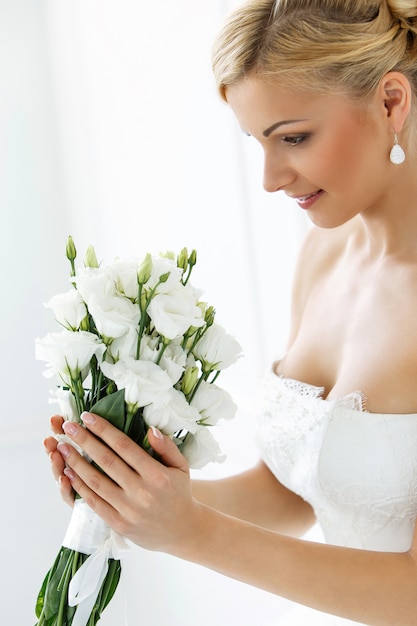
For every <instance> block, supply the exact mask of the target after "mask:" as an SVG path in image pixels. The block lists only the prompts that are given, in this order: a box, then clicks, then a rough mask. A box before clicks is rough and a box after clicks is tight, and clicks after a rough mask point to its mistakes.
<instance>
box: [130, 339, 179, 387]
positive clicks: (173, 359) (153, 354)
mask: <svg viewBox="0 0 417 626" xmlns="http://www.w3.org/2000/svg"><path fill="white" fill-rule="evenodd" d="M161 350H162V345H161V342H160V341H159V340H158V339H157V338H155V337H150V336H149V335H145V336H144V337H143V339H142V343H141V347H140V358H141V359H145V360H146V361H153V362H154V363H158V365H159V366H160V367H161V369H163V370H164V371H165V372H167V374H168V375H169V377H170V379H171V382H172V386H174V385H175V384H176V383H177V382H178V381H179V379H180V378H181V376H182V374H183V372H184V370H185V364H186V361H187V353H186V352H185V350H184V349H183V348H182V346H181V340H173V341H171V343H170V344H169V345H168V346H167V347H166V348H165V350H164V352H163V355H162V357H160V352H161Z"/></svg>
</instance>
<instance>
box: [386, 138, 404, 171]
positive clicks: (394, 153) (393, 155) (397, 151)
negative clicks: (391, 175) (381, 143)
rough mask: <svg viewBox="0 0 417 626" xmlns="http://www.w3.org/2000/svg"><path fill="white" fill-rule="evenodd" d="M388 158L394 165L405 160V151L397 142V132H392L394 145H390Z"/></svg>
mask: <svg viewBox="0 0 417 626" xmlns="http://www.w3.org/2000/svg"><path fill="white" fill-rule="evenodd" d="M389 160H390V161H391V163H394V165H401V163H404V161H405V152H404V150H403V149H402V148H401V146H400V144H399V143H398V137H397V133H395V134H394V145H393V146H392V149H391V152H390V155H389Z"/></svg>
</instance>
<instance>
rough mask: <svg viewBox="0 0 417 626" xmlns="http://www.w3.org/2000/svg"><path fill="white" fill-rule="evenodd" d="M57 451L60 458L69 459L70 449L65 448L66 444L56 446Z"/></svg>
mask: <svg viewBox="0 0 417 626" xmlns="http://www.w3.org/2000/svg"><path fill="white" fill-rule="evenodd" d="M57 450H59V452H60V453H61V454H62V456H64V457H65V458H67V457H69V455H70V449H69V446H67V444H66V443H59V444H58V445H57Z"/></svg>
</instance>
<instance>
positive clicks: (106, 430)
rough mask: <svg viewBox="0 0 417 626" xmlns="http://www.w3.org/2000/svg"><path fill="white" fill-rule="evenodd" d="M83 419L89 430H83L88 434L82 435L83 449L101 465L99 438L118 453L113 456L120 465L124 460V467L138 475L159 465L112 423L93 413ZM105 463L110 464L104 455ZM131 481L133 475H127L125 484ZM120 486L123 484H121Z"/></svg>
mask: <svg viewBox="0 0 417 626" xmlns="http://www.w3.org/2000/svg"><path fill="white" fill-rule="evenodd" d="M81 419H82V420H83V422H84V424H85V425H86V427H87V429H88V430H85V429H82V430H83V431H84V433H86V434H87V435H86V436H83V435H81V437H82V439H83V443H82V444H81V445H82V448H83V449H84V450H85V451H86V452H87V454H88V455H89V456H91V458H93V459H94V460H95V461H96V462H97V463H98V464H99V465H100V463H99V462H98V461H97V458H96V456H95V455H97V453H100V449H99V448H97V445H96V444H97V437H99V438H100V440H102V441H104V442H105V443H106V444H107V446H108V447H109V448H111V450H113V451H114V452H115V453H116V454H115V455H113V456H115V457H116V459H119V463H121V462H122V461H121V459H123V461H124V463H123V465H124V466H125V467H129V468H131V469H133V470H134V471H135V472H136V473H138V474H143V473H144V472H146V470H147V468H150V467H151V466H152V464H154V463H157V461H155V459H153V458H152V457H151V456H150V455H149V454H148V453H147V452H145V450H143V449H142V448H141V447H140V446H139V445H137V444H136V443H135V442H134V441H133V440H132V439H131V438H130V437H128V436H127V435H125V434H124V433H123V432H122V431H120V430H119V429H118V428H115V427H114V426H112V425H111V424H110V422H108V421H107V420H105V419H103V418H102V417H100V416H99V415H94V414H92V413H83V414H82V415H81ZM65 428H66V425H65ZM88 431H91V432H92V433H94V435H95V437H91V435H90V436H88ZM77 443H78V440H77ZM104 449H105V450H106V451H107V454H109V449H108V448H107V447H104ZM97 450H98V452H97ZM110 460H111V464H113V463H114V466H115V468H116V471H117V472H118V471H119V469H120V465H119V463H117V461H115V460H114V458H112V457H110ZM104 462H108V459H107V458H106V455H104ZM100 467H102V465H100ZM103 469H104V470H105V471H106V472H107V470H106V468H105V467H103ZM109 469H110V468H109ZM110 475H111V474H110ZM130 479H131V474H130V473H126V477H125V479H124V480H123V484H126V482H127V483H128V482H129V480H130ZM117 482H119V481H117ZM119 484H121V483H120V482H119Z"/></svg>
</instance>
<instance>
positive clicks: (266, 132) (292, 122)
mask: <svg viewBox="0 0 417 626" xmlns="http://www.w3.org/2000/svg"><path fill="white" fill-rule="evenodd" d="M305 121H306V120H305V119H300V120H283V121H282V122H276V123H275V124H272V126H270V127H269V128H267V129H266V130H264V131H263V133H262V134H263V136H264V137H269V135H270V134H271V133H272V132H273V131H274V130H276V129H277V128H279V127H280V126H284V125H285V124H295V123H296V122H305Z"/></svg>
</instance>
